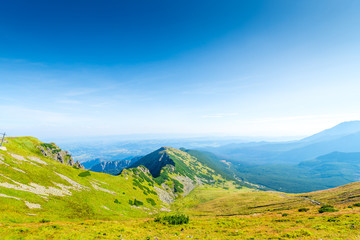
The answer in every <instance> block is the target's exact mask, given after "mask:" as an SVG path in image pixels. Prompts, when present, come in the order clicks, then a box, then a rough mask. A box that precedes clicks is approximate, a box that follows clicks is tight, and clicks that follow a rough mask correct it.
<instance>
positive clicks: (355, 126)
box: [301, 121, 360, 142]
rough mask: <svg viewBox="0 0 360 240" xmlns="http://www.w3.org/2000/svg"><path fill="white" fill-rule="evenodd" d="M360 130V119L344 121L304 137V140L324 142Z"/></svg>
mask: <svg viewBox="0 0 360 240" xmlns="http://www.w3.org/2000/svg"><path fill="white" fill-rule="evenodd" d="M358 132H360V121H349V122H343V123H340V124H338V125H336V126H335V127H332V128H330V129H326V130H324V131H321V132H319V133H317V134H314V135H312V136H310V137H307V138H304V139H302V140H301V141H302V142H322V141H330V140H333V139H337V138H341V137H344V136H347V135H351V134H354V133H358Z"/></svg>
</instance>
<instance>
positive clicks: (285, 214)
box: [281, 213, 289, 217]
mask: <svg viewBox="0 0 360 240" xmlns="http://www.w3.org/2000/svg"><path fill="white" fill-rule="evenodd" d="M288 215H289V214H288V213H283V214H281V216H283V217H286V216H288Z"/></svg>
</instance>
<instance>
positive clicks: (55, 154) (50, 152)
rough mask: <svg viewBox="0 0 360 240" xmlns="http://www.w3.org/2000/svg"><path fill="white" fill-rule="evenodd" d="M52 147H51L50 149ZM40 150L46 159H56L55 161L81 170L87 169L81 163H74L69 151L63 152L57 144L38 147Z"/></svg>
mask: <svg viewBox="0 0 360 240" xmlns="http://www.w3.org/2000/svg"><path fill="white" fill-rule="evenodd" d="M49 145H51V146H52V147H51V146H50V147H48V146H49ZM38 148H39V149H40V151H41V154H42V155H44V156H45V157H50V158H52V159H54V160H55V161H57V162H59V163H61V164H66V165H69V166H72V167H77V168H81V169H85V168H84V166H83V165H81V164H80V163H79V161H76V162H75V161H74V159H73V157H72V156H71V155H70V153H69V152H68V151H63V150H61V149H60V148H59V147H58V146H56V145H55V144H53V143H51V144H42V146H38Z"/></svg>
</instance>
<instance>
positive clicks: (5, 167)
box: [0, 137, 164, 222]
mask: <svg viewBox="0 0 360 240" xmlns="http://www.w3.org/2000/svg"><path fill="white" fill-rule="evenodd" d="M7 140H8V143H7V144H6V147H7V151H0V161H1V162H0V194H1V195H0V211H1V212H2V214H1V216H0V220H1V222H28V221H29V222H32V221H39V220H41V219H43V218H45V219H50V220H60V219H62V220H65V219H77V220H79V219H89V218H91V219H122V218H128V217H140V216H147V214H148V213H155V212H157V211H158V210H159V209H160V208H162V207H163V206H164V203H162V202H161V201H159V198H158V196H157V194H156V191H155V190H154V184H155V185H156V183H148V182H144V181H143V180H142V178H141V181H139V180H138V181H137V179H140V177H139V176H138V175H137V174H134V173H133V170H128V171H125V172H124V173H123V174H121V175H119V176H111V175H108V174H103V173H95V172H89V171H86V170H82V169H78V168H75V167H70V166H66V165H63V164H61V163H59V162H56V161H54V160H53V159H50V158H47V157H44V156H43V155H42V154H41V152H40V149H39V146H40V145H41V144H42V143H41V142H40V141H39V140H37V139H35V138H31V137H22V138H8V139H7ZM144 175H146V173H144ZM135 181H137V183H136V185H137V186H135V185H134V182H135ZM140 186H141V188H143V189H144V188H147V189H149V191H147V192H148V194H147V195H145V194H144V190H143V189H140ZM148 198H149V199H150V198H151V199H153V201H154V203H155V204H156V205H153V204H151V203H150V202H149V201H148V200H147V199H148ZM134 199H137V200H138V201H141V202H142V203H143V205H141V206H140V207H137V206H133V205H131V204H129V201H134ZM153 201H151V202H153Z"/></svg>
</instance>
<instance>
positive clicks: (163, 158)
mask: <svg viewBox="0 0 360 240" xmlns="http://www.w3.org/2000/svg"><path fill="white" fill-rule="evenodd" d="M168 149H169V148H167V147H161V148H159V149H158V150H156V151H154V152H152V153H150V154H148V155H146V156H144V157H142V158H140V159H139V160H138V161H137V162H135V163H133V164H131V165H130V166H129V168H134V167H138V166H141V165H143V166H145V167H146V168H147V169H149V171H150V173H151V175H152V176H153V177H154V178H156V177H158V176H160V172H161V169H163V168H164V167H165V166H166V165H172V166H174V165H175V163H174V161H173V160H172V159H171V158H170V155H169V153H168V151H167V150H168Z"/></svg>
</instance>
